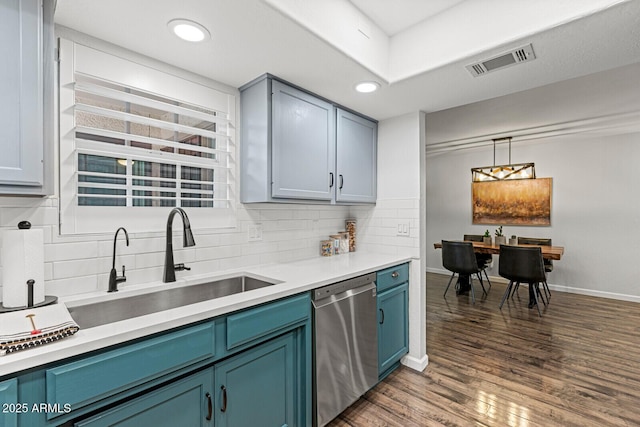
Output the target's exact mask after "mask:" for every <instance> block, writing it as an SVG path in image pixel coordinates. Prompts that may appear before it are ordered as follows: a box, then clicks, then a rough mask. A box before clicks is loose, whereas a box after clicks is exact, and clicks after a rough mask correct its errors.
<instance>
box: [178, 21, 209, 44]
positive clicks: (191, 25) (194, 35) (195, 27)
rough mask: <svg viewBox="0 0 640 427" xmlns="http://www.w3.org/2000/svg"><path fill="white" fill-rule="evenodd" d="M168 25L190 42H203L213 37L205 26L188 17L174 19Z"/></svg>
mask: <svg viewBox="0 0 640 427" xmlns="http://www.w3.org/2000/svg"><path fill="white" fill-rule="evenodd" d="M167 26H168V27H169V28H170V29H171V31H172V32H173V33H174V34H175V35H176V36H178V37H180V38H181V39H182V40H186V41H188V42H201V41H203V40H206V39H208V38H210V37H211V34H210V33H209V31H208V30H207V29H206V28H205V27H203V26H202V25H200V24H198V23H197V22H194V21H189V20H188V19H172V20H171V21H169V22H168V23H167Z"/></svg>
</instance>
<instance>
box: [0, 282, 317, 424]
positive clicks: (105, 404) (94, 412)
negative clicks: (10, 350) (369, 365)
mask: <svg viewBox="0 0 640 427" xmlns="http://www.w3.org/2000/svg"><path fill="white" fill-rule="evenodd" d="M311 345H312V329H311V300H310V296H309V294H308V293H304V294H298V295H294V296H291V297H288V298H283V299H280V300H277V301H273V302H269V303H266V304H261V305H257V306H254V307H250V308H247V309H244V310H239V311H236V312H232V313H229V314H227V315H224V316H220V317H216V318H213V319H209V320H207V321H204V322H200V323H196V324H191V325H187V326H184V327H182V328H178V329H174V330H170V331H166V332H165V333H161V334H156V335H153V336H150V337H148V338H141V339H139V340H136V341H132V342H130V343H123V344H122V345H119V346H114V347H109V348H105V349H104V350H101V351H99V352H94V353H92V354H91V355H88V356H86V357H75V358H72V359H68V360H63V361H61V362H59V363H56V364H52V365H49V366H46V367H44V368H42V369H33V370H29V371H25V372H23V373H19V374H17V375H15V376H12V377H3V378H0V402H1V403H3V405H5V406H4V408H5V409H6V411H7V412H9V413H2V414H0V427H53V426H64V427H70V426H78V427H81V426H82V427H85V426H87V427H89V426H90V427H98V426H100V427H101V426H120V427H124V426H131V427H134V426H135V427H138V426H153V427H164V426H167V427H175V426H189V427H191V426H196V427H199V426H202V427H205V426H211V427H212V426H214V425H215V426H216V427H222V426H229V427H242V426H252V427H253V426H274V427H280V426H288V427H294V426H296V427H303V426H310V425H311V421H312V418H311V410H312V394H311V378H312V375H311V369H312V348H311ZM26 351H29V350H26ZM20 402H22V403H21V405H24V408H23V406H16V404H18V403H20ZM11 405H13V406H11ZM43 405H44V406H43ZM33 408H36V409H33Z"/></svg>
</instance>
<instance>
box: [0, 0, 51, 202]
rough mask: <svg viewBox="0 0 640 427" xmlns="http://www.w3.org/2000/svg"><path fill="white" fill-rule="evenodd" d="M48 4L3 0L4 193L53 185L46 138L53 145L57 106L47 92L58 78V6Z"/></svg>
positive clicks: (0, 168)
mask: <svg viewBox="0 0 640 427" xmlns="http://www.w3.org/2000/svg"><path fill="white" fill-rule="evenodd" d="M46 3H47V4H46V5H43V2H42V0H0V57H2V58H3V61H2V65H0V88H1V92H2V102H1V103H0V150H2V156H0V194H26V195H29V194H33V195H44V194H49V193H50V190H51V187H52V186H51V185H50V183H47V182H45V181H46V178H47V176H48V171H49V170H50V169H49V168H50V167H51V165H47V166H46V167H45V159H46V154H47V153H49V150H50V146H49V147H47V146H46V143H45V140H46V139H47V140H48V144H49V145H52V144H51V141H52V140H51V138H53V131H52V129H53V126H52V123H53V121H52V117H53V108H52V104H51V102H52V96H51V97H47V99H46V100H45V90H47V89H50V88H51V87H52V86H51V85H52V80H53V78H52V76H53V73H52V72H51V70H52V69H53V68H52V62H53V47H52V45H51V42H52V40H53V30H52V29H53V24H52V21H53V6H52V4H51V3H55V2H46ZM47 52H48V53H47ZM51 93H53V91H51ZM45 115H47V116H46V117H45ZM49 115H50V117H51V118H49ZM49 129H51V130H50V131H49ZM45 130H47V131H45ZM45 133H47V136H46V138H45Z"/></svg>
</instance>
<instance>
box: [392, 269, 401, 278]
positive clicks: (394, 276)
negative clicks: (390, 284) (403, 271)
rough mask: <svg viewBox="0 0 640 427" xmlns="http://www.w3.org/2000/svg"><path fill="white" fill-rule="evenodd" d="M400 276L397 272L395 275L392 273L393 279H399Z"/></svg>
mask: <svg viewBox="0 0 640 427" xmlns="http://www.w3.org/2000/svg"><path fill="white" fill-rule="evenodd" d="M399 275H400V274H399V273H398V272H397V271H394V272H393V273H391V277H393V278H394V279H397V278H398V276H399Z"/></svg>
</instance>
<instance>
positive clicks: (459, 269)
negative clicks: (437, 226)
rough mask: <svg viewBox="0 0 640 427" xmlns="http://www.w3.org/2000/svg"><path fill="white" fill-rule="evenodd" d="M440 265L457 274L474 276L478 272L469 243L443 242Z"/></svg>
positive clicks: (474, 255) (471, 246)
mask: <svg viewBox="0 0 640 427" xmlns="http://www.w3.org/2000/svg"><path fill="white" fill-rule="evenodd" d="M442 265H443V266H444V268H446V269H447V270H449V271H453V272H454V273H458V274H474V273H477V272H478V271H479V270H478V263H477V262H476V254H475V253H474V252H473V244H472V243H471V242H455V241H449V240H443V241H442Z"/></svg>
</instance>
